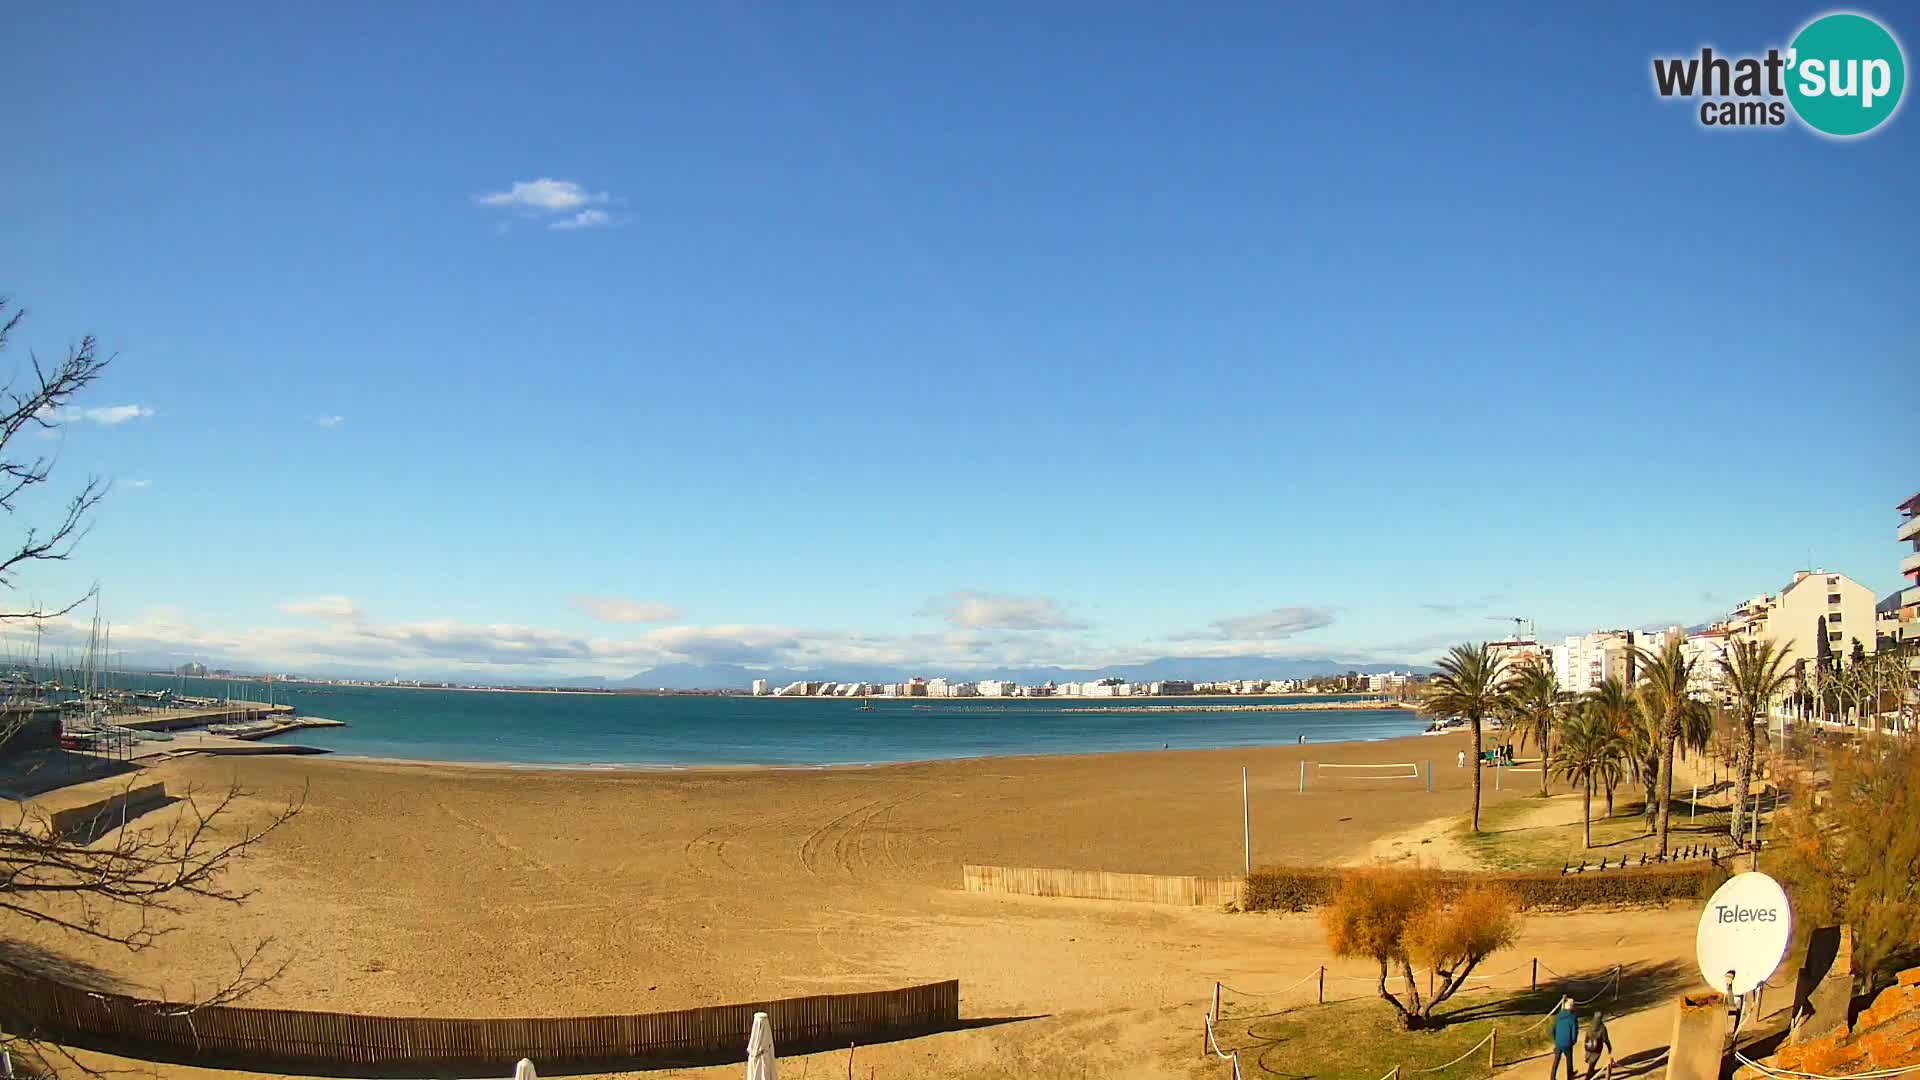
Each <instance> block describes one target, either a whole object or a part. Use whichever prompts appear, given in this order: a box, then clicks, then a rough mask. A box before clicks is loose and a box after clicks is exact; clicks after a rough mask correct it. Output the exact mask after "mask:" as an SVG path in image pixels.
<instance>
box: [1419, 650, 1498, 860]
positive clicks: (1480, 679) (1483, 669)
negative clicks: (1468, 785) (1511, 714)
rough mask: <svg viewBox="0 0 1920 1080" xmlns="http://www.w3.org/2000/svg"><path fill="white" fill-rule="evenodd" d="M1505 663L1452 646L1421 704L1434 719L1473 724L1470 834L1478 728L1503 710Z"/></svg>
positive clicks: (1476, 809)
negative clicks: (1444, 717) (1502, 673)
mask: <svg viewBox="0 0 1920 1080" xmlns="http://www.w3.org/2000/svg"><path fill="white" fill-rule="evenodd" d="M1505 667H1506V661H1505V660H1504V659H1503V658H1502V657H1500V656H1499V655H1498V654H1496V653H1495V652H1494V651H1493V650H1492V649H1489V648H1487V644H1486V642H1484V641H1483V642H1481V643H1479V644H1478V645H1455V646H1454V647H1453V649H1452V650H1451V651H1450V652H1448V653H1447V655H1446V656H1445V657H1443V658H1441V660H1440V663H1439V668H1440V672H1439V674H1437V675H1435V676H1434V677H1433V679H1432V680H1431V681H1429V682H1428V683H1427V696H1426V699H1425V705H1426V709H1427V711H1428V712H1430V713H1433V714H1435V715H1437V716H1458V717H1462V718H1464V719H1465V720H1466V721H1467V722H1468V723H1470V724H1472V725H1473V831H1474V832H1476V833H1477V832H1479V831H1480V747H1481V741H1480V725H1481V723H1482V722H1483V721H1485V720H1486V719H1487V717H1489V716H1498V715H1499V714H1500V713H1501V712H1502V711H1503V710H1504V709H1505V708H1506V700H1507V698H1506V691H1505V689H1504V688H1503V687H1502V685H1501V678H1500V676H1501V672H1502V671H1503V670H1504V669H1505Z"/></svg>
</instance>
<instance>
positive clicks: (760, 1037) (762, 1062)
mask: <svg viewBox="0 0 1920 1080" xmlns="http://www.w3.org/2000/svg"><path fill="white" fill-rule="evenodd" d="M747 1080H780V1069H779V1067H778V1066H776V1065H774V1063H773V1021H772V1020H771V1019H769V1018H768V1016H767V1014H766V1013H754V1014H753V1034H751V1035H749V1036H747Z"/></svg>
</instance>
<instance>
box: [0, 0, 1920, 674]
mask: <svg viewBox="0 0 1920 1080" xmlns="http://www.w3.org/2000/svg"><path fill="white" fill-rule="evenodd" d="M283 7H285V6H284V5H265V6H262V5H232V6H228V7H221V6H218V5H211V4H209V5H201V6H195V7H194V8H192V9H191V10H189V11H185V12H182V11H177V10H165V11H163V10H160V9H155V8H141V7H138V6H134V7H115V8H112V9H102V8H88V7H86V6H84V5H81V6H75V5H49V4H30V5H27V6H24V7H16V8H14V9H13V10H12V11H11V13H10V16H9V19H8V31H7V33H6V35H5V36H4V39H0V90H4V92H5V97H6V98H7V99H8V100H9V101H11V102H13V103H14V106H13V107H12V108H10V109H9V110H8V119H7V123H6V148H7V160H8V163H9V164H8V167H7V168H5V169H0V293H4V294H7V295H10V296H12V297H13V298H14V299H15V300H16V301H17V302H18V303H20V304H21V305H23V306H25V307H27V308H28V309H29V310H30V316H29V319H28V321H27V322H26V324H25V325H24V326H23V328H22V330H21V331H20V333H19V334H18V336H17V338H16V340H15V341H14V343H13V347H12V348H10V349H9V350H8V353H7V354H6V356H5V357H4V360H5V361H7V362H9V363H10V364H13V365H17V364H19V363H20V362H21V361H23V360H24V358H25V355H26V353H27V351H28V349H29V348H31V349H33V350H35V351H37V352H39V353H40V354H41V355H43V356H45V355H49V354H54V353H57V352H58V351H60V350H61V349H62V348H63V347H64V345H65V344H66V343H67V342H69V341H71V340H72V339H74V338H76V337H77V336H78V335H80V334H82V333H85V332H92V333H95V334H97V335H99V337H100V338H101V340H102V341H103V342H104V343H105V344H106V345H107V346H108V347H110V348H111V349H113V350H115V351H117V352H118V353H119V354H120V360H119V361H118V363H117V366H116V367H115V368H114V370H113V371H112V373H111V375H110V376H109V378H108V379H107V380H106V381H105V382H103V383H102V384H101V385H100V386H99V387H98V388H97V389H96V390H95V391H93V392H92V393H91V394H90V396H89V399H88V400H87V401H86V402H83V403H82V404H83V405H86V406H89V407H95V408H104V407H112V406H123V405H137V406H139V407H141V409H143V410H149V411H150V414H148V415H140V416H137V417H134V418H132V419H127V420H124V421H123V422H119V423H112V424H105V423H97V422H91V421H86V420H79V421H76V422H74V423H70V424H68V425H66V426H65V428H64V429H63V432H62V434H61V436H60V438H59V439H58V440H57V441H54V442H50V443H46V444H43V445H46V446H52V447H56V448H57V449H58V451H59V453H60V454H61V460H60V465H61V472H60V474H59V476H60V477H61V478H63V479H66V480H69V481H77V480H78V478H79V477H81V476H83V475H84V474H85V473H87V472H88V471H95V472H98V473H100V474H102V475H105V476H108V477H111V478H113V479H114V480H115V482H116V490H115V492H114V494H113V495H112V497H111V499H110V501H109V502H108V504H107V505H106V506H105V507H103V508H102V510H101V511H100V513H99V515H98V520H97V523H96V527H95V529H94V531H93V533H92V535H90V536H89V537H88V538H87V541H86V543H85V545H84V546H83V547H82V548H81V549H80V551H79V553H78V554H77V555H76V557H75V559H74V560H73V561H72V562H70V563H68V564H65V565H61V566H54V567H49V568H45V569H41V570H36V571H34V572H33V573H32V574H30V575H28V576H26V577H23V578H22V579H21V580H20V581H19V582H18V583H17V588H16V592H17V593H18V594H21V595H23V596H30V597H32V598H36V599H40V600H42V601H48V602H50V601H52V600H56V599H61V598H64V597H65V596H67V595H68V594H71V593H72V592H74V590H76V589H84V588H85V587H86V585H87V584H88V583H90V582H92V581H96V580H97V581H98V582H100V584H101V587H102V590H103V609H102V610H103V614H105V615H106V616H107V617H109V618H111V619H112V620H113V622H114V624H115V627H116V629H115V642H116V646H120V645H124V646H125V647H126V648H128V649H129V650H133V651H136V652H140V653H141V654H142V655H147V654H151V655H154V656H161V655H165V656H174V657H184V656H188V655H201V656H218V657H229V658H249V659H256V660H258V661H259V662H261V663H263V664H265V663H272V664H279V665H282V666H287V667H297V668H302V669H305V670H314V669H324V668H327V667H341V666H375V667H381V668H386V667H391V668H392V669H394V670H424V669H428V668H432V669H436V670H448V669H449V666H450V665H451V666H457V667H460V668H461V669H462V670H470V671H472V672H474V673H475V674H476V675H488V674H498V675H501V676H502V677H519V676H520V675H523V674H528V673H533V672H550V673H555V674H561V673H574V674H577V673H603V674H610V675H620V674H626V673H629V672H632V671H636V670H639V669H641V668H645V667H647V666H649V665H650V664H653V663H658V662H671V661H676V660H695V661H702V660H721V659H725V660H740V661H746V662H751V663H781V664H785V665H787V666H805V665H806V664H808V663H815V662H828V661H832V662H851V663H859V662H866V661H871V662H874V663H881V662H889V663H924V664H926V665H927V666H928V667H929V669H935V668H943V669H958V668H962V667H964V666H966V665H968V664H971V663H990V662H991V663H998V662H1005V661H1036V662H1059V663H1067V664H1098V663H1102V662H1107V661H1115V660H1121V659H1137V658H1141V657H1147V656H1158V655H1168V654H1181V653H1189V652H1191V653H1229V654H1230V653H1236V652H1239V653H1256V654H1261V655H1267V654H1272V655H1290V656H1291V655H1305V656H1321V655H1325V656H1335V657H1342V658H1367V659H1378V660H1409V661H1417V662H1424V661H1427V660H1429V659H1430V658H1431V657H1432V656H1433V655H1434V654H1435V653H1436V651H1437V645H1438V643H1440V642H1443V641H1447V640H1453V639H1458V638H1465V637H1482V636H1487V635H1489V634H1497V633H1498V632H1499V631H1500V630H1501V624H1500V623H1498V622H1497V621H1495V618H1496V617H1498V616H1505V615H1523V616H1527V617H1530V618H1533V619H1535V620H1537V622H1538V624H1539V626H1540V628H1541V630H1542V632H1543V633H1546V632H1574V631H1579V630H1584V629H1589V628H1595V627H1603V626H1615V625H1641V624H1646V623H1651V622H1662V621H1674V620H1680V621H1686V622H1694V621H1700V620H1703V619H1705V618H1707V617H1709V616H1711V615H1713V614H1714V613H1716V612H1719V611H1723V610H1724V609H1725V608H1726V607H1728V606H1730V605H1731V604H1732V603H1733V602H1735V601H1737V600H1738V599H1741V598H1743V597H1745V596H1748V595H1751V594H1753V593H1756V592H1761V591H1766V590H1770V589H1773V588H1777V587H1778V586H1779V585H1780V584H1781V583H1782V582H1784V581H1785V580H1786V579H1787V578H1788V576H1789V575H1790V573H1791V572H1792V570H1794V569H1795V568H1797V567H1800V566H1802V565H1803V564H1805V563H1806V562H1807V561H1808V560H1809V558H1811V560H1812V561H1813V562H1814V563H1817V564H1820V565H1823V566H1825V567H1827V568H1830V569H1837V570H1841V571H1844V572H1846V573H1849V574H1851V575H1853V576H1855V577H1857V578H1859V579H1860V580H1861V581H1863V582H1864V583H1866V584H1868V585H1869V586H1871V587H1873V588H1874V589H1875V590H1876V591H1877V592H1880V593H1883V594H1884V593H1885V592H1887V591H1890V590H1891V589H1892V588H1894V587H1895V585H1896V584H1897V583H1898V575H1897V573H1896V565H1897V562H1898V559H1899V558H1900V552H1899V550H1898V548H1897V546H1896V545H1895V544H1894V542H1893V530H1894V527H1895V515H1894V513H1893V506H1894V504H1895V503H1896V502H1898V501H1899V500H1900V499H1902V498H1904V497H1905V496H1906V495H1908V494H1911V493H1912V491H1913V490H1914V489H1915V488H1916V487H1920V472H1916V471H1915V470H1914V468H1913V464H1912V463H1913V461H1914V460H1915V457H1914V454H1913V451H1912V431H1913V426H1914V421H1913V415H1914V414H1913V409H1914V408H1915V397H1914V391H1913V372H1914V371H1915V370H1920V364H1916V359H1917V357H1916V352H1917V351H1920V346H1916V344H1915V343H1916V341H1920V335H1917V334H1916V330H1920V316H1917V315H1916V314H1915V312H1916V308H1915V305H1914V304H1913V302H1912V297H1913V294H1914V286H1915V284H1916V272H1915V269H1914V248H1915V245H1914V241H1915V239H1916V235H1917V233H1916V224H1917V221H1916V214H1917V211H1916V209H1915V200H1914V199H1913V198H1912V190H1913V183H1912V177H1913V174H1914V171H1915V166H1916V164H1920V155H1917V154H1916V146H1917V143H1916V140H1920V128H1917V127H1916V124H1920V120H1916V118H1915V117H1914V116H1913V115H1912V109H1911V108H1905V109H1903V111H1902V112H1901V114H1900V115H1897V116H1896V117H1895V118H1894V119H1893V120H1892V121H1891V122H1890V124H1889V125H1887V126H1886V127H1885V128H1884V129H1883V130H1881V131H1880V132H1878V133H1876V134H1874V135H1872V136H1870V137H1868V138H1865V139H1860V140H1854V141H1851V142H1837V141H1829V140H1825V139H1822V138H1819V137H1817V136H1815V135H1812V134H1810V133H1809V132H1807V131H1806V130H1804V129H1801V128H1798V127H1789V128H1787V129H1785V130H1764V131H1746V132H1711V131H1706V130H1703V129H1702V128H1701V127H1700V126H1699V125H1698V124H1697V122H1696V121H1695V119H1694V114H1693V111H1692V107H1691V106H1689V105H1686V104H1683V103H1676V102H1662V101H1660V100H1658V99H1657V98H1656V97H1655V95H1654V93H1653V90H1652V86H1651V78H1650V75H1649V60H1650V58H1651V57H1652V56H1654V55H1656V54H1659V55H1682V54H1686V53H1688V52H1689V51H1694V50H1697V49H1698V47H1699V46H1700V45H1701V44H1703V43H1710V44H1713V45H1714V46H1715V47H1716V48H1719V49H1721V50H1724V51H1730V52H1740V51H1761V50H1764V49H1765V48H1766V47H1768V46H1769V45H1784V44H1785V42H1786V41H1787V40H1788V38H1789V37H1790V36H1791V35H1792V33H1793V32H1794V30H1795V29H1797V28H1798V27H1799V26H1800V25H1801V24H1803V23H1804V22H1805V21H1807V19H1808V18H1810V17H1811V16H1813V15H1814V14H1817V13H1818V12H1819V11H1821V10H1824V9H1819V8H1814V7H1806V6H1793V5H1768V4H1753V5H1744V6H1742V7H1741V8H1740V9H1739V10H1737V11H1713V10H1700V11H1692V12H1685V11H1669V10H1666V9H1665V6H1663V5H1637V6H1624V7H1609V8H1607V9H1606V10H1604V11H1602V10H1600V9H1594V10H1592V11H1578V12H1576V11H1571V10H1568V11H1559V10H1554V11H1552V12H1549V11H1547V10H1545V9H1541V8H1539V7H1538V6H1537V5H1510V6H1499V7H1494V6H1488V7H1481V8H1476V9H1474V10H1472V11H1470V12H1466V13H1458V12H1452V11H1448V10H1444V9H1441V8H1435V7H1433V6H1431V5H1419V6H1415V5H1404V6H1389V5H1377V6H1371V7H1367V8H1363V9H1359V10H1354V9H1351V8H1349V7H1347V6H1344V5H1325V6H1321V7H1304V6H1296V5H1261V4H1249V5H1244V6H1221V7H1219V8H1216V9H1214V10H1210V11H1206V12H1190V11H1182V10H1175V9H1173V8H1171V7H1168V6H1166V5H1145V4H1142V5H1112V4H1085V5H1070V4H1060V5H1046V6H1045V7H1044V10H1034V9H1033V6H1032V5H995V4H974V5H965V6H957V7H949V8H946V9H940V8H934V7H928V6H924V5H896V4H860V5H854V4H843V5H808V6H804V7H803V6H796V5H753V6H744V7H743V6H739V5H731V4H729V5H720V4H714V5H680V6H668V5H607V6H600V7H595V6H586V5H561V6H558V7H551V8H541V7H528V6H525V5H495V4H479V5H462V6H460V7H458V8H455V7H452V6H445V7H442V8H440V9H438V10H434V9H433V8H432V7H430V6H429V5H412V6H409V10H405V11H400V10H393V9H392V7H391V6H390V5H355V4H343V5H334V6H329V7H327V8H324V9H323V8H311V9H306V10H293V9H287V10H279V8H283ZM1867 10H1869V11H1872V9H1867ZM1877 13H1878V14H1881V15H1883V16H1891V18H1890V19H1888V20H1887V21H1888V23H1889V25H1890V26H1891V27H1892V28H1893V30H1894V31H1895V33H1896V34H1900V35H1902V36H1903V40H1906V41H1908V42H1912V41H1914V40H1916V33H1920V26H1917V25H1916V24H1914V22H1913V20H1912V18H1911V17H1910V15H1909V13H1907V12H1906V11H1904V10H1902V9H1886V10H1884V11H1880V12H1877ZM1908 49H1909V53H1911V51H1912V46H1911V45H1910V44H1909V46H1908ZM1910 59H1911V57H1910ZM542 180H546V181H550V182H551V183H548V184H536V182H537V181H542ZM516 184H519V185H522V186H521V187H519V188H518V189H516V188H515V185H516ZM529 185H531V186H529ZM489 196H493V198H491V199H489ZM583 215H584V216H583ZM567 224H578V225H581V226H583V227H578V228H555V227H553V226H555V225H567ZM102 415H103V417H104V416H105V414H102ZM322 420H330V421H331V423H327V424H323V423H322V422H321V421H322ZM37 450H38V448H37V447H36V448H35V452H37ZM32 510H33V507H32V506H27V507H23V508H22V514H23V515H25V514H27V513H28V512H29V511H32ZM16 518H17V520H16V522H15V524H16V525H18V524H22V523H24V521H25V520H31V519H30V518H27V517H23V516H22V515H16ZM606 601H617V602H611V603H610V602H606Z"/></svg>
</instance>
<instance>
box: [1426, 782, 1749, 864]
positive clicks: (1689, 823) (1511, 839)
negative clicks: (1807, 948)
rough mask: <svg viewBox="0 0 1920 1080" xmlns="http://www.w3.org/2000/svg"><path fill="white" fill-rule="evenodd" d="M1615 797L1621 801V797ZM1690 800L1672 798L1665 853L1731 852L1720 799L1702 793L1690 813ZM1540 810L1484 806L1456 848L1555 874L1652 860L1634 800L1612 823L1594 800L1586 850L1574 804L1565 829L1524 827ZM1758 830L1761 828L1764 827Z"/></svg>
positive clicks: (1535, 802)
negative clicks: (1693, 848) (1566, 868)
mask: <svg viewBox="0 0 1920 1080" xmlns="http://www.w3.org/2000/svg"><path fill="white" fill-rule="evenodd" d="M1620 794H1621V795H1622V796H1624V795H1625V794H1626V793H1625V792H1621V793H1620ZM1692 794H1693V793H1692V790H1691V789H1689V790H1688V791H1686V792H1685V793H1682V792H1678V791H1676V792H1674V802H1673V818H1672V822H1671V824H1670V826H1669V828H1668V833H1669V835H1668V840H1667V843H1668V847H1669V848H1684V847H1687V846H1689V845H1706V846H1709V847H1711V846H1714V845H1718V846H1720V847H1722V848H1727V847H1731V846H1732V844H1731V841H1729V840H1728V838H1727V817H1728V811H1727V808H1726V807H1725V806H1724V805H1720V804H1721V803H1723V802H1724V801H1725V799H1724V796H1718V797H1716V798H1714V799H1712V800H1709V799H1708V797H1707V792H1705V791H1704V790H1703V791H1702V792H1701V804H1700V806H1699V807H1698V808H1694V807H1693V806H1692V805H1691V803H1690V801H1689V800H1690V798H1691V796H1692ZM1567 801H1568V800H1567V798H1566V797H1565V796H1558V797H1556V802H1559V803H1563V804H1564V803H1566V802H1567ZM1544 806H1545V804H1544V803H1543V802H1542V801H1541V800H1540V798H1539V797H1538V796H1535V797H1532V798H1527V799H1515V800H1511V801H1508V802H1502V803H1495V804H1492V805H1488V806H1483V807H1482V808H1481V810H1480V829H1481V832H1480V834H1479V835H1478V836H1476V835H1474V834H1473V833H1471V832H1469V831H1468V830H1469V828H1470V826H1469V825H1468V823H1467V822H1466V821H1465V820H1463V821H1462V822H1461V824H1460V832H1461V836H1460V843H1461V845H1462V846H1463V847H1464V848H1465V849H1466V850H1467V851H1469V852H1471V853H1472V854H1474V855H1475V856H1476V857H1478V858H1479V859H1480V860H1481V861H1482V862H1483V863H1484V864H1485V865H1486V866H1488V867H1490V868H1492V869H1495V870H1558V869H1559V868H1560V867H1561V866H1562V865H1565V864H1569V863H1572V864H1578V863H1580V862H1582V861H1585V862H1588V863H1597V862H1599V861H1600V860H1601V859H1602V858H1606V859H1610V860H1612V861H1614V862H1618V861H1620V859H1621V858H1622V857H1623V856H1624V857H1626V858H1629V859H1634V860H1638V859H1639V858H1640V856H1641V855H1642V854H1647V855H1652V854H1654V853H1655V852H1657V851H1658V850H1659V843H1658V841H1657V840H1656V838H1654V837H1653V836H1650V835H1648V834H1647V831H1646V819H1645V817H1644V816H1643V815H1642V813H1641V804H1640V802H1639V801H1638V800H1637V799H1636V800H1634V801H1631V802H1629V801H1626V799H1625V798H1620V799H1619V800H1618V801H1617V802H1616V804H1615V806H1614V815H1613V817H1611V818H1608V817H1603V816H1602V815H1604V814H1605V813H1606V803H1605V802H1603V801H1602V800H1601V799H1598V798H1596V799H1594V801H1593V812H1594V819H1593V847H1592V849H1591V850H1587V849H1584V848H1583V847H1582V846H1581V842H1582V836H1581V828H1580V820H1579V805H1578V803H1577V802H1575V803H1574V804H1573V807H1572V810H1571V814H1572V816H1573V820H1572V821H1571V822H1570V823H1568V824H1564V825H1530V824H1527V822H1528V821H1529V820H1531V819H1534V818H1536V817H1537V815H1539V814H1540V813H1541V811H1542V809H1543V807H1544ZM1762 827H1763V828H1764V827H1765V822H1764V821H1763V822H1762Z"/></svg>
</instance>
